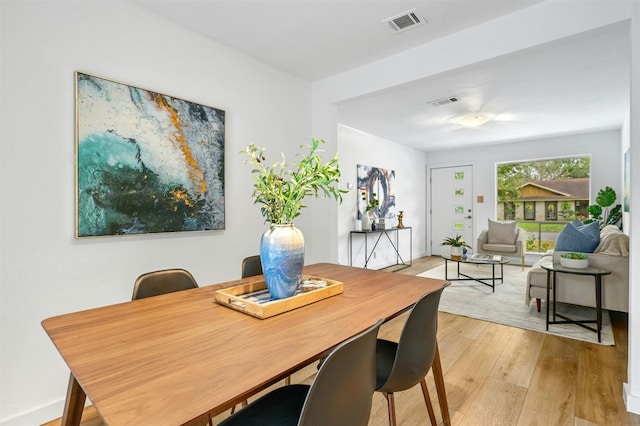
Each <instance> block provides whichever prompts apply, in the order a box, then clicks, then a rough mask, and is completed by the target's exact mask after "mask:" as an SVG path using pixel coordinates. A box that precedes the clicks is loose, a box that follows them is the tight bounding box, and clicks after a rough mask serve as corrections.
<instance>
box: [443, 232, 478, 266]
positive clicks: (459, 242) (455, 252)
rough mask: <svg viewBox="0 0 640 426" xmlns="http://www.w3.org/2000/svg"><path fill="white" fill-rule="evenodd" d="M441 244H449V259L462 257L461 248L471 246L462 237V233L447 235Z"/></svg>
mask: <svg viewBox="0 0 640 426" xmlns="http://www.w3.org/2000/svg"><path fill="white" fill-rule="evenodd" d="M442 245H443V246H451V254H450V256H451V259H452V260H460V259H462V249H463V248H469V249H470V248H471V246H470V245H468V244H467V243H466V242H465V241H464V239H463V238H462V235H460V234H456V236H455V237H447V238H445V239H444V240H443V241H442Z"/></svg>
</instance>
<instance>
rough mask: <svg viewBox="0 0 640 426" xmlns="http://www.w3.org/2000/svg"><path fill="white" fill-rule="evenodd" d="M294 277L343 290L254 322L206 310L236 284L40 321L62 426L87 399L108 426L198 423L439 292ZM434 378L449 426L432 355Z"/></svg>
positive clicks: (420, 281)
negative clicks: (60, 382) (60, 387)
mask: <svg viewBox="0 0 640 426" xmlns="http://www.w3.org/2000/svg"><path fill="white" fill-rule="evenodd" d="M303 273H304V274H307V275H309V276H315V277H324V278H327V279H331V280H336V281H339V282H342V283H343V291H342V293H340V294H337V295H334V296H331V297H328V298H326V299H322V300H320V301H317V302H315V303H312V304H309V305H306V306H303V307H300V308H297V309H293V310H290V311H288V312H284V313H282V314H279V315H276V316H273V317H270V318H266V319H260V318H256V317H254V316H251V315H247V314H246V313H244V312H239V311H237V310H234V309H231V308H229V307H227V306H224V305H221V304H219V303H216V302H215V294H216V291H218V290H220V289H224V288H228V287H232V286H237V285H240V284H242V283H245V282H248V280H250V279H251V278H245V279H241V280H234V281H229V282H225V283H219V284H212V285H205V286H201V287H199V288H196V289H191V290H184V291H179V292H174V293H169V294H165V295H160V296H155V297H149V298H145V299H139V300H133V301H127V302H123V303H119V304H114V305H109V306H104V307H98V308H93V309H88V310H84V311H80V312H73V313H68V314H63V315H59V316H54V317H51V318H48V319H45V320H44V321H42V326H43V328H44V329H45V331H46V333H47V334H48V336H49V338H50V339H51V341H52V342H53V344H54V345H55V347H56V348H57V350H58V352H59V353H60V355H61V356H62V358H63V359H64V361H65V362H66V364H67V366H68V367H69V370H70V378H69V383H68V387H67V394H66V400H65V406H64V411H63V414H62V424H63V425H79V424H80V421H81V417H82V412H83V408H84V405H85V402H86V398H89V400H90V401H91V403H92V404H93V406H94V407H95V409H96V411H97V412H98V414H99V415H100V416H101V418H102V420H103V421H104V423H105V424H108V425H131V424H149V423H152V424H154V425H172V426H174V425H204V424H207V422H208V421H209V419H211V418H212V417H213V416H216V415H218V414H220V413H222V412H224V411H225V410H228V409H231V408H232V407H234V406H235V405H236V404H239V403H241V402H242V401H245V400H246V399H248V398H249V397H251V396H252V395H255V394H256V393H258V392H260V391H261V390H264V389H266V388H267V387H269V386H271V385H273V384H275V383H277V382H278V381H279V380H282V379H283V378H285V377H288V376H289V375H291V374H292V373H293V372H295V371H296V370H299V369H300V368H302V367H304V366H306V365H309V364H310V363H312V362H314V361H315V360H318V359H321V358H322V357H323V356H326V354H327V353H328V352H329V351H330V350H331V349H332V348H335V347H336V346H337V345H339V344H340V343H341V342H343V341H345V340H347V339H349V338H350V337H352V336H355V335H357V334H358V333H360V332H362V331H364V330H365V329H367V328H368V327H370V326H371V325H373V324H374V323H376V322H377V321H378V320H379V319H385V320H390V319H392V318H394V317H396V316H398V315H400V314H402V313H404V312H406V311H408V310H409V309H411V307H412V306H413V305H414V304H415V302H416V301H418V300H419V299H420V297H421V296H423V295H424V294H426V293H429V292H432V291H435V290H437V289H440V288H442V287H444V286H446V285H448V284H449V283H448V282H447V281H444V280H438V279H433V278H423V277H417V276H413V275H406V274H402V273H394V272H388V271H376V270H370V269H363V268H356V267H350V266H344V265H337V264H332V263H317V264H313V265H307V266H305V267H304V270H303ZM432 367H433V376H434V381H435V384H436V391H437V394H438V401H439V404H440V410H441V413H442V417H443V421H444V423H445V424H451V422H450V418H449V409H448V405H447V400H446V392H445V387H444V378H443V374H442V366H441V364H440V358H439V352H438V350H437V347H436V355H435V359H434V362H433V366H432Z"/></svg>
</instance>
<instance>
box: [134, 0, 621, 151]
mask: <svg viewBox="0 0 640 426" xmlns="http://www.w3.org/2000/svg"><path fill="white" fill-rule="evenodd" d="M131 1H133V2H135V3H136V4H139V5H140V6H142V7H144V8H147V9H148V10H151V11H153V12H155V13H157V14H159V15H161V16H164V17H166V18H167V19H170V20H172V21H174V22H176V23H179V24H181V25H184V26H186V27H189V28H191V29H193V30H194V31H196V32H199V33H201V34H203V35H205V36H207V37H210V38H212V39H214V40H216V41H218V42H221V43H223V44H226V45H228V46H230V47H233V48H234V49H237V50H239V51H241V52H244V53H246V54H247V55H250V56H252V57H255V58H257V59H259V60H261V61H263V62H265V63H267V64H270V65H272V66H274V67H276V68H279V69H281V70H283V71H285V72H288V73H290V74H293V75H295V76H297V77H299V78H301V79H304V80H307V81H309V82H315V81H318V80H321V79H324V78H327V77H330V76H333V75H336V74H339V73H341V72H345V71H348V70H351V69H354V68H357V67H359V66H362V65H365V64H368V63H370V62H373V61H376V60H379V59H382V58H385V57H387V56H390V55H393V54H396V53H400V52H403V51H406V50H408V49H411V48H413V47H416V46H420V45H422V44H425V43H429V42H430V41H433V40H435V39H438V38H441V37H445V36H448V35H451V34H453V33H456V32H458V31H462V30H464V29H466V28H470V27H473V26H477V25H481V24H482V23H485V22H488V21H490V20H492V19H495V18H498V17H500V16H502V15H506V14H509V13H513V12H516V11H518V10H521V9H524V8H526V7H529V6H532V5H535V4H536V3H538V2H539V1H519V0H508V1H491V0H475V1H460V0H447V1H434V0H428V1H424V0H419V1H400V0H369V1H365V0H361V1H356V0H297V1H292V0H288V1H284V0H240V1H238V0H210V1H205V0H195V1H192V0H131ZM412 8H415V13H416V14H417V15H418V16H420V17H422V18H426V21H427V22H426V23H425V24H424V25H419V26H416V27H415V28H412V29H410V30H408V31H404V32H399V33H393V32H392V31H390V30H389V29H388V28H387V25H386V24H385V23H383V22H382V20H383V19H385V18H389V17H392V16H394V15H397V14H399V13H401V12H404V11H407V10H409V9H412ZM629 49H630V46H629V37H628V27H627V26H626V25H623V24H619V25H618V24H616V25H610V26H607V27H603V28H599V29H597V30H593V31H589V32H586V33H582V34H578V35H575V36H572V37H568V38H565V39H560V40H556V41H553V42H550V43H547V44H545V45H539V46H535V47H533V48H529V49H527V50H521V51H518V52H515V53H512V54H509V55H504V56H500V57H498V58H495V59H492V60H487V61H483V62H478V63H475V64H472V65H468V66H466V67H462V68H458V69H456V70H454V71H451V72H447V73H442V74H439V75H435V76H431V77H428V78H424V79H421V80H417V81H414V82H412V83H410V84H405V85H402V86H398V87H395V88H393V89H388V90H384V91H381V92H377V93H371V94H369V95H365V96H361V97H358V98H356V99H352V100H348V101H344V102H341V103H340V104H339V105H338V120H339V122H340V123H342V124H344V125H347V126H349V127H352V128H355V129H358V130H360V131H364V132H366V133H370V134H373V135H376V136H378V137H381V138H384V139H388V140H390V141H393V142H397V143H399V144H403V145H406V146H411V147H414V148H416V149H420V150H424V151H433V150H441V149H451V148H456V147H466V146H472V145H477V144H483V143H484V144H489V143H502V142H508V141H519V140H526V139H535V138H540V137H549V136H556V135H566V134H575V133H585V132H590V131H598V130H608V129H617V128H620V127H621V125H622V122H623V119H624V117H625V114H626V113H627V110H628V105H629V56H630V55H629ZM444 97H456V98H458V99H459V101H458V102H455V103H451V104H447V105H442V106H438V107H433V106H432V105H431V104H430V101H433V100H437V99H441V98H444ZM476 112H486V113H490V115H492V117H493V119H492V120H491V121H489V122H488V123H486V124H484V125H483V126H480V127H475V128H465V127H462V126H460V125H459V124H457V123H455V122H453V121H452V120H453V119H454V118H455V117H456V116H459V115H462V114H468V113H476Z"/></svg>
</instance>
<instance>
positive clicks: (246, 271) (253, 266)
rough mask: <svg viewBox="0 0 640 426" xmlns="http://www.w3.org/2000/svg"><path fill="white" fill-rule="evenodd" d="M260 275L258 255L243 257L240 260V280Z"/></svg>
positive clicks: (260, 268) (260, 267)
mask: <svg viewBox="0 0 640 426" xmlns="http://www.w3.org/2000/svg"><path fill="white" fill-rule="evenodd" d="M255 275H262V263H261V261H260V255H258V254H257V255H255V256H249V257H245V258H244V259H243V260H242V278H247V277H253V276H255Z"/></svg>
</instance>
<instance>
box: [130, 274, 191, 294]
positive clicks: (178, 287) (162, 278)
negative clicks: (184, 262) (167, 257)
mask: <svg viewBox="0 0 640 426" xmlns="http://www.w3.org/2000/svg"><path fill="white" fill-rule="evenodd" d="M192 288H198V283H197V282H196V280H195V278H193V275H191V273H190V272H189V271H187V270H185V269H180V268H175V269H162V270H159V271H152V272H147V273H145V274H142V275H140V276H139V277H138V278H137V279H136V282H135V284H134V285H133V296H131V300H137V299H144V298H145V297H152V296H158V295H160V294H166V293H173V292H175V291H182V290H189V289H192Z"/></svg>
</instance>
